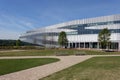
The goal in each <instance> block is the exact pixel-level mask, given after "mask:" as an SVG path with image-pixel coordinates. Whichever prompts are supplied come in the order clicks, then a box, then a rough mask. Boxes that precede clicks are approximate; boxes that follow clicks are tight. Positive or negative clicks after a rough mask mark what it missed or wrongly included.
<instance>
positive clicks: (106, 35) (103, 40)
mask: <svg viewBox="0 0 120 80" xmlns="http://www.w3.org/2000/svg"><path fill="white" fill-rule="evenodd" d="M110 36H111V33H110V31H109V30H108V29H107V28H105V29H103V30H102V31H101V32H100V33H99V34H98V41H99V43H100V46H101V48H103V49H106V48H107V47H108V46H109V45H110Z"/></svg>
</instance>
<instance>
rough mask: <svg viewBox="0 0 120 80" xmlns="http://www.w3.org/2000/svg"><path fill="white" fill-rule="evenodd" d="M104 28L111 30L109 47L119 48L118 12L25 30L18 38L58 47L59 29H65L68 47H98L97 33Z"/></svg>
mask: <svg viewBox="0 0 120 80" xmlns="http://www.w3.org/2000/svg"><path fill="white" fill-rule="evenodd" d="M104 28H108V29H109V30H110V32H111V39H110V41H111V42H112V45H111V46H110V48H111V49H116V50H120V14H118V15H110V16H102V17H96V18H88V19H81V20H74V21H69V22H65V23H60V24H55V25H51V26H47V27H43V28H39V29H36V30H31V31H27V32H26V33H24V34H22V35H21V36H20V39H21V40H22V41H25V42H30V43H34V44H39V45H43V46H46V47H59V45H58V35H59V33H60V32H61V31H65V32H66V33H67V39H68V41H69V42H68V43H67V47H68V48H91V49H92V48H94V49H99V48H100V46H99V43H98V33H99V32H100V31H101V30H102V29H104Z"/></svg>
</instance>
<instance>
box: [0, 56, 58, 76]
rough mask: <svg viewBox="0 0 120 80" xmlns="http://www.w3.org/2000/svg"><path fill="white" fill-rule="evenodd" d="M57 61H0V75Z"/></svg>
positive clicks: (34, 59) (35, 59)
mask: <svg viewBox="0 0 120 80" xmlns="http://www.w3.org/2000/svg"><path fill="white" fill-rule="evenodd" d="M56 61H59V59H56V58H31V59H0V75H4V74H8V73H12V72H16V71H20V70H24V69H28V68H32V67H36V66H41V65H44V64H48V63H52V62H56Z"/></svg>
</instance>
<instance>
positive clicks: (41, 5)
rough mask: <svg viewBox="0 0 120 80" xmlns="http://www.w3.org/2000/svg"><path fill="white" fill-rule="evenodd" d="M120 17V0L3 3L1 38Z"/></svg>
mask: <svg viewBox="0 0 120 80" xmlns="http://www.w3.org/2000/svg"><path fill="white" fill-rule="evenodd" d="M112 14H120V0H0V39H18V38H19V35H20V34H22V33H25V32H26V31H27V30H32V29H36V28H39V27H45V26H48V25H53V24H57V23H61V22H67V21H71V20H75V19H83V18H91V17H97V16H105V15H112Z"/></svg>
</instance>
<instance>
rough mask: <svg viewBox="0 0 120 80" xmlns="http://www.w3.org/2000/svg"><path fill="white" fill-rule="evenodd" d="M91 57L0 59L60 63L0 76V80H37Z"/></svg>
mask: <svg viewBox="0 0 120 80" xmlns="http://www.w3.org/2000/svg"><path fill="white" fill-rule="evenodd" d="M91 57H93V56H27V57H25V56H24V57H1V58H0V59H16V58H17V59H18V58H59V59H60V61H58V62H55V63H51V64H46V65H43V66H38V67H34V68H30V69H26V70H22V71H18V72H14V73H10V74H6V75H2V76H0V80H39V79H40V78H43V77H46V76H48V75H50V74H52V73H55V72H58V71H60V70H63V69H65V68H68V67H70V66H72V65H75V64H77V63H80V62H82V61H84V60H86V59H89V58H91Z"/></svg>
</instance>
